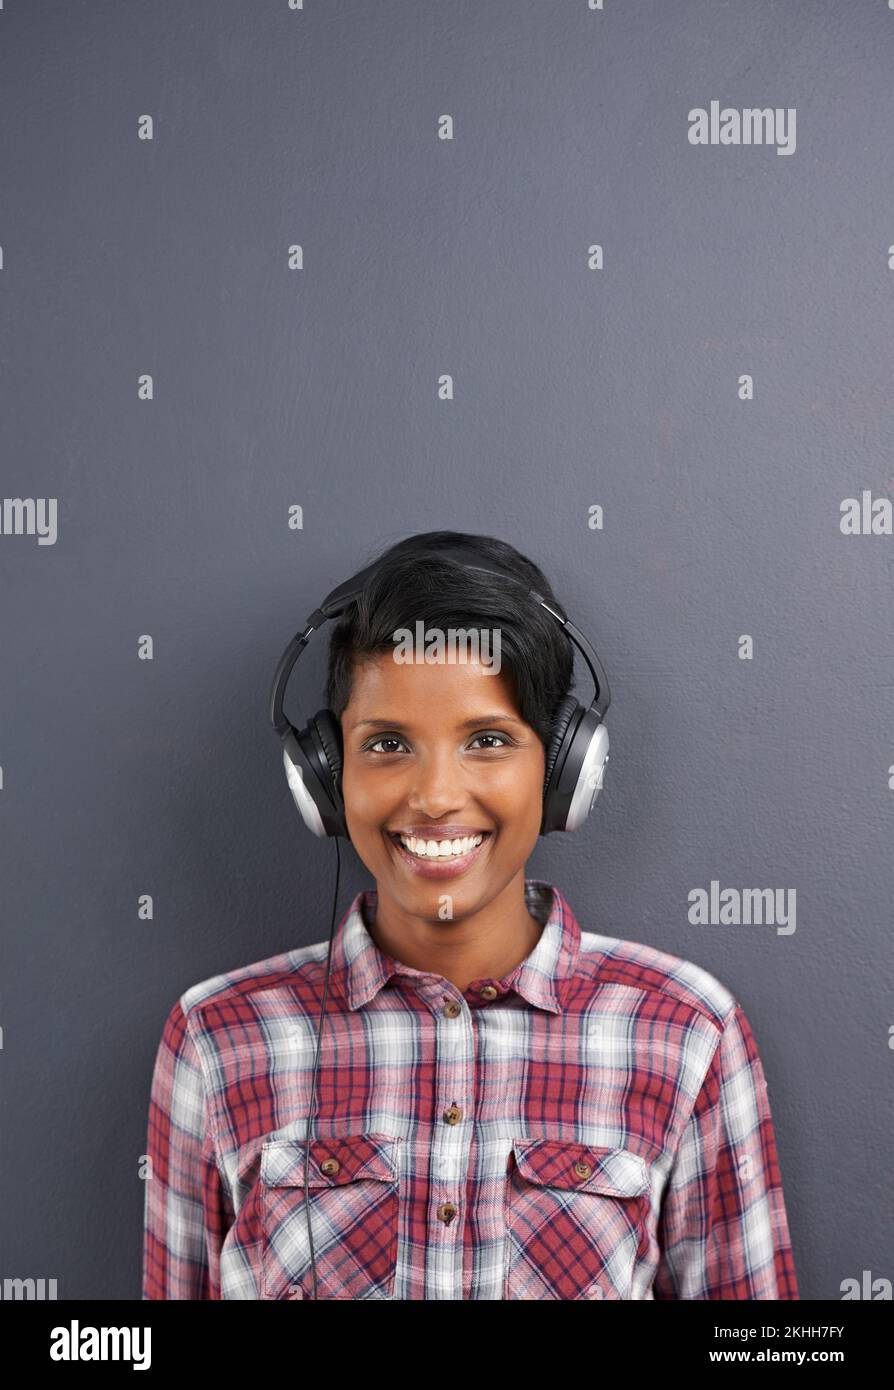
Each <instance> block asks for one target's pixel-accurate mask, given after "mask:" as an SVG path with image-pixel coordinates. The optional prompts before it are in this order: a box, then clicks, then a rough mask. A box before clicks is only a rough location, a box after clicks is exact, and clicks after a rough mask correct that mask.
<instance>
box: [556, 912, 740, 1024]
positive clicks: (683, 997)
mask: <svg viewBox="0 0 894 1390" xmlns="http://www.w3.org/2000/svg"><path fill="white" fill-rule="evenodd" d="M579 964H580V968H581V969H582V970H583V971H584V972H585V973H586V974H588V975H590V976H591V977H592V980H593V983H594V985H596V986H597V987H599V986H603V987H604V986H605V985H606V984H614V985H617V986H618V987H620V988H622V989H623V988H629V989H631V990H633V991H635V992H639V993H641V994H644V995H648V996H651V997H652V998H653V1000H654V1002H655V1003H657V1004H663V1005H665V1006H666V1005H667V1004H669V1003H676V1004H678V1005H679V1006H680V1007H681V1008H690V1009H693V1010H696V1011H697V1012H698V1013H700V1014H702V1015H705V1016H707V1017H708V1018H709V1019H710V1020H711V1022H712V1023H714V1024H715V1025H716V1026H717V1027H718V1028H722V1027H723V1025H724V1022H725V1020H727V1019H728V1018H729V1016H730V1015H731V1014H732V1013H733V1012H734V1010H735V1009H736V1007H737V1002H738V1001H737V999H736V995H735V993H734V992H733V990H731V989H730V988H729V986H728V985H726V984H725V983H724V982H723V981H722V980H720V979H718V977H717V976H716V975H714V974H712V972H711V971H710V970H707V969H706V968H705V967H704V966H702V965H699V964H698V962H697V961H693V960H689V959H688V958H687V957H685V956H680V955H676V954H674V953H673V952H671V951H664V950H660V949H659V948H658V947H657V946H651V945H649V944H648V943H647V942H644V941H636V940H632V939H628V938H625V937H618V936H609V935H604V934H602V933H600V932H593V931H583V930H582V931H581V936H580V962H579Z"/></svg>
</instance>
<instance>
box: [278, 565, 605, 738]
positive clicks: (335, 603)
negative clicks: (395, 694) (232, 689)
mask: <svg viewBox="0 0 894 1390" xmlns="http://www.w3.org/2000/svg"><path fill="white" fill-rule="evenodd" d="M438 554H439V555H446V556H447V557H448V559H451V560H455V561H456V563H457V564H459V565H462V567H463V568H464V569H468V570H477V571H478V572H479V573H481V574H490V575H494V576H495V577H496V578H497V579H503V580H508V581H509V583H511V584H515V585H516V586H517V587H518V588H520V589H523V590H524V592H525V594H526V595H527V596H528V597H529V598H531V599H533V601H534V602H535V603H537V604H539V605H540V607H541V608H545V609H546V611H547V613H549V614H551V616H552V617H553V618H555V620H556V622H557V623H559V624H560V625H561V626H562V627H563V628H564V629H565V631H566V633H567V634H568V637H569V638H570V640H571V641H572V642H573V643H574V645H575V646H576V647H577V649H578V651H579V652H580V653H581V655H582V656H583V658H584V660H585V661H586V663H587V666H588V667H589V669H590V675H591V676H592V678H593V684H594V685H595V687H596V691H595V694H594V696H593V699H592V701H591V703H590V709H592V710H593V711H594V713H595V714H596V715H597V722H598V723H601V722H602V720H603V717H604V716H605V712H606V710H607V709H608V707H609V704H610V703H611V691H610V690H609V686H608V680H607V678H606V675H605V671H604V670H603V668H602V663H601V662H600V660H599V657H598V656H597V655H596V653H595V651H594V650H593V647H592V646H591V644H590V643H589V642H588V641H587V639H586V637H585V636H584V635H583V633H582V632H580V631H579V629H578V628H576V627H575V625H574V623H573V622H572V621H571V619H570V618H566V617H564V616H563V614H561V613H559V612H557V611H556V609H555V608H552V607H551V606H550V604H549V603H548V602H547V600H546V599H545V598H543V596H542V595H541V594H539V593H538V592H537V590H536V589H534V588H531V587H530V586H529V585H527V584H525V583H524V582H523V581H522V580H520V579H516V578H515V577H514V575H509V574H504V573H503V572H502V570H497V569H493V568H491V566H489V565H476V564H473V563H471V562H470V561H469V560H468V559H467V558H466V557H465V555H464V554H462V553H461V552H460V551H459V550H457V549H456V548H455V547H454V548H448V547H446V546H445V547H444V548H443V549H441V550H439V551H438ZM381 564H382V559H381V558H380V559H378V560H374V561H373V563H372V564H370V565H367V566H366V567H365V568H364V569H362V570H358V572H357V573H356V574H355V575H353V576H352V577H351V578H350V579H346V580H345V581H344V583H343V584H338V585H337V586H336V587H335V588H334V589H332V590H331V591H330V593H328V594H327V595H326V597H325V598H324V599H323V602H322V603H321V604H320V606H319V607H318V608H315V609H314V611H313V612H312V613H310V614H309V615H308V617H307V618H306V620H305V625H304V628H303V629H301V630H300V631H299V632H296V634H295V636H294V637H293V638H292V640H291V642H290V643H289V645H288V646H287V647H286V650H285V651H284V652H283V655H282V657H281V659H280V662H279V665H278V666H277V668H276V674H275V676H274V677H273V686H272V689H271V694H270V722H271V723H272V725H273V727H274V729H275V730H276V732H277V734H278V735H279V736H280V738H284V737H285V735H286V734H287V733H288V732H289V730H290V729H291V728H292V725H291V723H290V722H289V720H288V719H286V717H285V715H284V714H283V700H284V698H285V692H286V685H287V684H288V680H289V676H290V674H291V672H292V668H293V666H294V665H295V662H296V661H297V660H298V658H299V656H300V655H301V653H302V652H303V651H304V648H305V647H306V646H307V644H308V642H309V641H310V638H311V634H312V633H313V632H315V631H316V630H317V628H319V627H322V625H323V623H324V622H328V621H329V620H330V619H332V618H338V617H340V616H341V614H342V613H343V612H344V611H345V609H346V608H347V607H348V605H349V604H351V603H353V601H354V599H355V598H357V597H358V596H359V595H360V594H362V593H363V592H364V590H365V589H366V588H368V586H369V584H370V582H371V580H372V579H373V577H374V575H375V573H376V571H377V570H378V569H379V567H380V565H381Z"/></svg>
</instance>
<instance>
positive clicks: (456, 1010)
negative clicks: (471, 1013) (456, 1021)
mask: <svg viewBox="0 0 894 1390" xmlns="http://www.w3.org/2000/svg"><path fill="white" fill-rule="evenodd" d="M462 1011H463V1006H462V1004H460V1003H458V1002H457V1000H455V999H448V1000H447V1003H446V1004H445V1005H444V1008H443V1010H442V1012H443V1014H444V1017H445V1018H456V1016H457V1015H458V1014H461V1013H462Z"/></svg>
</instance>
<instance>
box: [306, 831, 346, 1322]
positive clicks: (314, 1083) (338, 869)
mask: <svg viewBox="0 0 894 1390" xmlns="http://www.w3.org/2000/svg"><path fill="white" fill-rule="evenodd" d="M334 838H335V892H334V893H333V894H332V921H331V922H330V924H329V952H328V955H327V956H326V979H325V982H324V985H323V1003H322V1005H321V1007H320V1023H319V1027H318V1029H317V1049H316V1052H315V1054H314V1074H313V1080H312V1082H311V1088H310V1112H313V1108H314V1101H315V1100H316V1094H317V1066H318V1065H319V1061H320V1039H321V1038H322V1036H323V1018H324V1016H325V1013H326V997H327V995H328V993H329V967H330V965H331V964H332V939H333V935H334V931H335V908H336V904H337V902H338V880H339V875H340V873H341V850H340V849H339V844H338V836H337V835H336V836H335V837H334ZM312 1121H313V1114H312V1113H309V1114H308V1122H307V1125H306V1137H305V1144H304V1211H305V1214H306V1216H307V1239H308V1241H309V1243H310V1268H311V1273H312V1275H313V1281H314V1298H316V1297H317V1264H316V1260H315V1259H314V1238H313V1234H312V1233H311V1228H310V1200H309V1199H310V1190H309V1185H308V1181H307V1179H308V1174H309V1169H310V1129H311V1124H312Z"/></svg>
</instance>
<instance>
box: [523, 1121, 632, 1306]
mask: <svg viewBox="0 0 894 1390" xmlns="http://www.w3.org/2000/svg"><path fill="white" fill-rule="evenodd" d="M650 1187H651V1183H650V1177H649V1165H648V1163H647V1161H646V1160H645V1159H644V1158H643V1157H641V1155H639V1154H636V1153H633V1152H632V1151H631V1150H629V1149H615V1148H600V1147H594V1146H593V1145H588V1144H581V1143H568V1142H565V1141H563V1140H555V1139H516V1140H514V1141H513V1145H512V1154H511V1155H510V1159H509V1172H508V1175H507V1179H506V1195H505V1215H506V1233H507V1239H506V1258H505V1266H504V1283H503V1297H504V1298H529V1299H530V1298H565V1299H567V1298H590V1299H625V1298H629V1297H630V1284H631V1280H632V1277H633V1272H634V1267H635V1264H636V1259H637V1256H638V1255H641V1254H643V1253H644V1252H645V1251H646V1250H647V1248H648V1232H647V1228H646V1219H647V1213H648V1210H649V1201H650V1197H649V1193H650Z"/></svg>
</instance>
